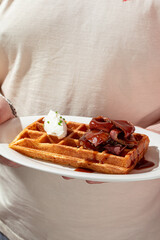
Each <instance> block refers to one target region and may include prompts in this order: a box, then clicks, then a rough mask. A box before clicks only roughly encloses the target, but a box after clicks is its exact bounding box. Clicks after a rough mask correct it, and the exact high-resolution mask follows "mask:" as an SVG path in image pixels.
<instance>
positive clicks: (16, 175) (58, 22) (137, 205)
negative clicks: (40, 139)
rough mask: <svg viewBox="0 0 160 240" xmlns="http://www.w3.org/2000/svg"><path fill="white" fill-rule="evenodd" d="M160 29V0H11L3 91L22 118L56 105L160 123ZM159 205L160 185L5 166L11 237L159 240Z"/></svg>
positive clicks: (2, 189)
mask: <svg viewBox="0 0 160 240" xmlns="http://www.w3.org/2000/svg"><path fill="white" fill-rule="evenodd" d="M159 29H160V2H159V0H141V1H139V0H128V1H122V0H107V1H106V0H101V1H96V0H92V1H90V0H89V1H85V0H74V1H73V0H69V1H64V0H58V1H55V0H46V1H45V4H44V1H42V0H39V1H31V0H28V1H21V0H2V3H1V5H0V84H1V93H2V94H4V96H5V97H7V98H8V99H10V100H11V101H12V103H13V104H14V106H15V107H16V109H17V113H18V115H19V116H28V115H44V114H47V113H48V112H49V110H50V109H52V110H55V111H59V112H60V113H61V114H65V115H77V116H90V117H96V116H99V115H102V116H106V117H109V118H111V119H120V120H128V121H130V122H132V123H133V124H134V125H138V126H141V127H144V128H145V127H149V126H150V125H154V124H156V123H157V122H158V121H159V120H160V101H159V90H160V80H159V77H160V67H159V63H160V44H159V43H160V31H159ZM154 126H155V125H154ZM151 128H152V127H151ZM153 128H156V129H159V125H157V127H153ZM155 131H156V130H155ZM157 131H159V130H157ZM159 199H160V180H159V179H158V180H153V181H141V182H129V183H127V182H126V183H106V184H92V185H90V184H87V183H86V182H85V181H82V180H76V179H74V180H69V181H67V180H64V179H63V178H62V177H61V176H56V175H54V174H49V173H46V172H41V171H38V170H34V169H30V168H27V167H19V168H12V167H9V166H4V165H2V164H1V165H0V231H1V232H2V233H3V234H5V235H6V236H7V237H8V238H9V239H10V240H37V239H38V240H62V239H66V240H82V239H83V240H91V239H92V240H97V239H106V238H107V239H109V240H117V239H119V240H128V239H130V240H135V239H136V240H150V239H154V240H159V239H160V228H159V225H160V214H159V212H160V204H159Z"/></svg>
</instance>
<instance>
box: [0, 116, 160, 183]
mask: <svg viewBox="0 0 160 240" xmlns="http://www.w3.org/2000/svg"><path fill="white" fill-rule="evenodd" d="M40 117H41V116H32V117H22V118H16V119H12V120H10V121H8V122H6V123H4V124H2V125H1V126H0V142H1V143H0V155H1V156H3V157H5V158H7V159H9V160H11V161H13V162H16V163H19V164H21V165H24V166H26V167H30V168H34V169H37V170H41V171H46V172H49V173H54V174H58V175H61V176H66V177H71V178H78V179H84V180H90V181H100V182H127V181H142V180H150V179H157V178H160V166H159V160H160V134H156V133H153V132H150V131H147V130H145V129H142V128H139V127H136V132H137V133H144V134H146V135H148V137H149V138H150V144H149V149H148V151H147V153H146V155H145V158H146V159H147V160H149V161H152V162H154V163H155V165H154V167H152V168H146V169H143V170H133V171H132V172H131V173H129V174H126V175H111V174H101V173H86V172H77V171H75V169H74V168H71V167H64V166H60V165H58V164H53V163H49V162H45V161H39V160H36V159H33V158H29V157H27V156H24V155H22V154H20V153H18V152H16V151H14V150H12V149H10V148H9V147H8V143H10V142H11V141H12V140H13V139H14V137H15V136H16V135H17V134H18V133H19V132H20V131H21V130H22V129H23V128H24V127H26V126H28V125H29V124H30V123H32V122H33V121H36V120H37V119H39V118H40ZM64 117H65V119H66V120H67V121H69V120H72V121H77V122H83V123H89V121H90V120H91V119H90V118H84V117H73V116H72V117H71V116H64Z"/></svg>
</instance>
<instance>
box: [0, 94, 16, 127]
mask: <svg viewBox="0 0 160 240" xmlns="http://www.w3.org/2000/svg"><path fill="white" fill-rule="evenodd" d="M13 117H14V115H13V113H12V110H11V108H10V106H9V104H8V102H7V101H6V100H5V98H3V97H2V96H0V124H1V123H3V122H5V121H7V120H9V119H10V118H13Z"/></svg>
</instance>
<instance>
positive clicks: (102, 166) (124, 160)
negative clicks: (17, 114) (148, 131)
mask: <svg viewBox="0 0 160 240" xmlns="http://www.w3.org/2000/svg"><path fill="white" fill-rule="evenodd" d="M88 129H89V126H88V125H87V124H83V123H77V122H71V121H70V122H67V130H68V132H67V136H66V137H65V138H63V139H58V138H57V137H55V136H51V135H47V133H46V132H45V131H44V128H43V118H41V119H39V120H37V121H36V122H34V123H32V124H30V125H29V126H28V127H26V128H25V129H24V130H23V131H22V132H20V134H19V135H18V136H17V137H16V138H15V139H14V140H13V142H12V143H10V145H9V147H10V148H12V149H14V150H16V151H18V152H20V153H22V154H24V155H27V156H29V157H32V158H36V159H41V160H45V161H51V162H53V163H56V164H60V165H65V166H72V167H75V168H79V167H80V168H87V169H91V170H93V171H96V172H101V173H109V174H125V173H128V172H130V171H131V170H132V169H133V168H134V167H135V165H136V164H137V162H138V161H139V160H140V159H141V158H143V156H144V154H145V152H146V151H147V149H148V144H149V138H148V137H147V136H146V135H143V134H137V133H134V136H135V137H136V139H139V143H138V146H137V147H136V148H133V149H125V150H124V151H123V152H122V154H121V156H117V155H113V154H110V153H107V152H106V151H103V152H97V151H94V150H88V149H83V147H82V146H81V147H80V146H79V138H80V137H82V136H83V135H84V134H85V132H86V131H87V130H88Z"/></svg>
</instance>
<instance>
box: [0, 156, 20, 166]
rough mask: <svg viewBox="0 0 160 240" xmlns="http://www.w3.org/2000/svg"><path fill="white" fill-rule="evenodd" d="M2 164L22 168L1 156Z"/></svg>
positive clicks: (0, 161)
mask: <svg viewBox="0 0 160 240" xmlns="http://www.w3.org/2000/svg"><path fill="white" fill-rule="evenodd" d="M0 163H1V164H3V165H6V166H9V167H20V166H21V165H20V164H18V163H15V162H12V161H10V160H9V159H7V158H5V157H2V156H0Z"/></svg>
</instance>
